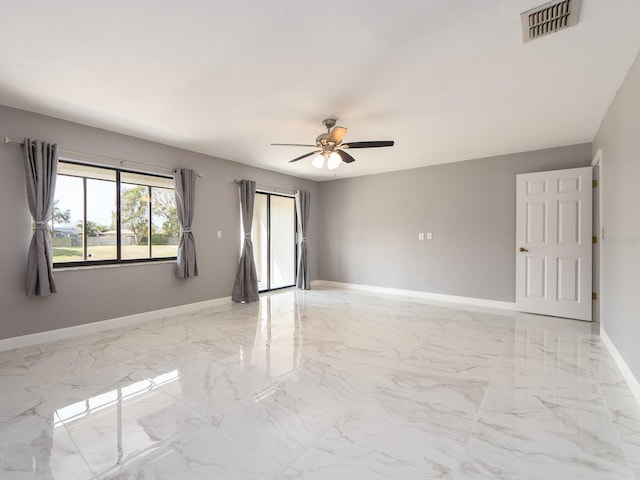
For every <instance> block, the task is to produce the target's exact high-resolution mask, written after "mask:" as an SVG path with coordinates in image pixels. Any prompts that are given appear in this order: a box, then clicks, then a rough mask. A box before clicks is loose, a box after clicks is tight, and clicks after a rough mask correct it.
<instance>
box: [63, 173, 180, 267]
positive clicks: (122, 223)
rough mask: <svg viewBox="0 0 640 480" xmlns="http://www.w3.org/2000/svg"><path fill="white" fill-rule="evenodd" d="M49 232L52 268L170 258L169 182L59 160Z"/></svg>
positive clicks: (174, 226) (174, 231) (174, 243)
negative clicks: (50, 233)
mask: <svg viewBox="0 0 640 480" xmlns="http://www.w3.org/2000/svg"><path fill="white" fill-rule="evenodd" d="M51 232H52V243H53V263H54V267H55V266H57V267H60V266H71V265H73V266H76V265H88V264H92V265H93V264H96V263H106V264H110V263H126V262H132V261H136V262H138V261H152V260H155V259H167V258H175V257H176V255H177V252H178V239H179V235H180V224H179V223H178V213H177V210H176V204H175V197H174V189H173V178H171V177H163V176H159V175H149V174H142V173H134V172H128V171H124V170H117V169H114V168H107V167H94V166H89V165H83V164H78V163H72V162H66V161H60V162H59V163H58V176H57V179H56V194H55V198H54V203H53V214H52V218H51Z"/></svg>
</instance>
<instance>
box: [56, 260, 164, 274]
mask: <svg viewBox="0 0 640 480" xmlns="http://www.w3.org/2000/svg"><path fill="white" fill-rule="evenodd" d="M169 263H171V264H175V263H176V260H175V259H172V260H158V261H156V262H131V263H111V264H108V265H82V266H80V265H78V266H77V267H60V268H56V267H55V266H54V267H53V273H56V272H73V271H77V270H97V269H103V268H122V267H135V266H139V265H167V264H169Z"/></svg>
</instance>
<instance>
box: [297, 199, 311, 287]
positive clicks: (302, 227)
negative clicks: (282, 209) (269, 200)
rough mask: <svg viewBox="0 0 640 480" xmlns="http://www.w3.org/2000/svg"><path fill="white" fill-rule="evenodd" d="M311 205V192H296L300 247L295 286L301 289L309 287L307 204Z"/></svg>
mask: <svg viewBox="0 0 640 480" xmlns="http://www.w3.org/2000/svg"><path fill="white" fill-rule="evenodd" d="M310 205H311V193H309V192H305V191H303V190H298V191H297V192H296V213H297V214H298V235H299V238H300V249H299V250H298V275H297V280H296V287H298V288H302V289H303V290H310V289H311V279H310V277H309V254H308V253H307V225H308V224H309V206H310Z"/></svg>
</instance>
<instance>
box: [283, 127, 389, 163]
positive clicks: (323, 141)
mask: <svg viewBox="0 0 640 480" xmlns="http://www.w3.org/2000/svg"><path fill="white" fill-rule="evenodd" d="M322 125H324V126H325V127H326V129H327V133H321V134H320V135H318V137H317V138H316V144H315V145H307V144H300V143H272V144H271V145H275V146H286V147H312V148H317V149H318V150H314V151H313V152H310V153H305V154H304V155H300V156H299V157H296V158H294V159H293V160H289V163H293V162H297V161H298V160H302V159H303V158H307V157H310V156H311V155H316V156H315V157H314V159H313V161H312V162H311V164H312V165H313V166H314V167H316V168H322V167H324V164H325V161H326V163H327V168H328V169H330V170H333V169H334V168H338V167H339V166H340V164H341V163H342V162H345V163H351V162H355V161H356V159H355V158H353V157H352V156H351V155H349V154H348V153H347V152H345V150H346V149H351V148H372V147H393V141H392V140H383V141H377V142H376V141H373V142H349V143H342V139H343V138H344V136H345V135H346V133H347V129H346V128H344V127H336V119H335V118H325V119H324V120H323V121H322Z"/></svg>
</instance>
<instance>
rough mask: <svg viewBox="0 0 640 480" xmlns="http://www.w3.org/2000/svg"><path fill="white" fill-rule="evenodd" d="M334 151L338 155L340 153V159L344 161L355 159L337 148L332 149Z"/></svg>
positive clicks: (348, 161) (353, 160)
mask: <svg viewBox="0 0 640 480" xmlns="http://www.w3.org/2000/svg"><path fill="white" fill-rule="evenodd" d="M334 152H336V153H337V154H338V155H340V158H341V159H342V161H343V162H344V163H351V162H355V161H356V159H355V158H353V157H352V156H351V155H349V154H348V153H347V152H345V151H343V150H340V149H339V148H336V149H335V150H334Z"/></svg>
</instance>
